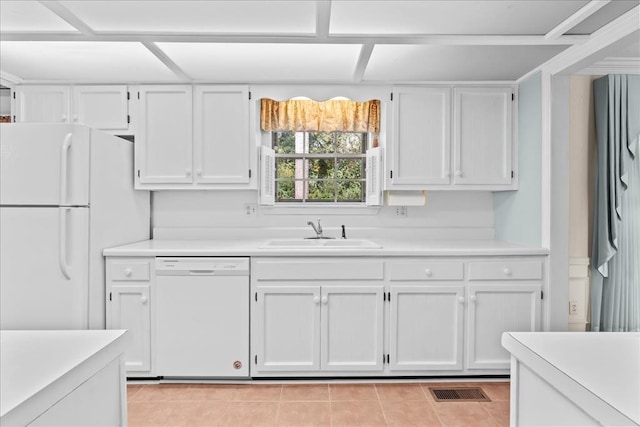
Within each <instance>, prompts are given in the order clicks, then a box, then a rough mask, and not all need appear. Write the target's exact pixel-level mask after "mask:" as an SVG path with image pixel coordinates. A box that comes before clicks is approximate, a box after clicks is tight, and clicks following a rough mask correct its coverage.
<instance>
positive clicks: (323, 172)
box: [308, 159, 335, 178]
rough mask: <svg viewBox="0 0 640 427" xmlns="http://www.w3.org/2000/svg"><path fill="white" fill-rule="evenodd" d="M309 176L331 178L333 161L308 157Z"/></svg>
mask: <svg viewBox="0 0 640 427" xmlns="http://www.w3.org/2000/svg"><path fill="white" fill-rule="evenodd" d="M308 164H309V178H333V177H334V174H335V161H334V160H333V159H309V160H308Z"/></svg>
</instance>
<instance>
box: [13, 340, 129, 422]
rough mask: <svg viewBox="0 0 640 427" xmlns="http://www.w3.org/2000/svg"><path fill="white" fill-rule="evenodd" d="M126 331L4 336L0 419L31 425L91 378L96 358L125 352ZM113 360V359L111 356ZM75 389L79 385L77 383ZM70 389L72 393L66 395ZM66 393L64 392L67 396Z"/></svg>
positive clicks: (115, 355)
mask: <svg viewBox="0 0 640 427" xmlns="http://www.w3.org/2000/svg"><path fill="white" fill-rule="evenodd" d="M125 332H126V331H119V330H111V331H84V330H83V331H0V419H2V420H3V424H4V422H5V421H6V420H8V419H9V418H11V421H12V422H9V421H6V422H7V424H13V423H14V422H15V420H24V421H26V422H31V421H32V420H33V417H35V416H38V415H39V414H41V413H42V412H43V411H44V410H46V409H48V408H49V407H50V406H52V405H53V404H54V403H56V402H57V401H58V400H59V399H61V398H62V397H64V396H65V395H66V393H68V392H70V391H71V390H73V389H74V388H75V387H77V386H78V385H80V384H81V383H82V382H83V381H86V379H87V378H84V379H83V378H81V375H76V374H82V371H83V370H84V369H83V368H84V367H85V366H86V365H87V364H88V362H90V361H91V360H92V359H96V355H100V354H102V355H107V356H110V357H111V359H110V360H113V358H114V357H117V355H118V354H119V353H121V352H123V351H124V340H123V338H122V337H123V336H124V334H125ZM107 358H109V357H107ZM79 381H80V383H78V384H76V382H79ZM68 388H71V390H67V389H68ZM65 391H66V393H65Z"/></svg>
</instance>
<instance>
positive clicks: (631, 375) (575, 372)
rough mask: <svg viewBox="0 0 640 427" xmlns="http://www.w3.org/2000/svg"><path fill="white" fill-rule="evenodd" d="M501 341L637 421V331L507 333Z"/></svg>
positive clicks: (639, 382) (516, 354)
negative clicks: (534, 356)
mask: <svg viewBox="0 0 640 427" xmlns="http://www.w3.org/2000/svg"><path fill="white" fill-rule="evenodd" d="M502 344H503V346H504V347H505V348H506V349H507V350H509V351H510V352H511V354H512V355H513V356H514V357H516V359H519V360H523V359H526V358H527V356H530V354H531V353H532V354H534V355H537V356H539V358H541V359H542V360H543V361H544V362H546V364H548V365H550V366H551V367H553V368H556V369H557V370H558V371H560V372H561V373H562V374H564V375H566V377H568V378H569V379H571V380H572V381H574V382H575V383H577V384H579V385H580V386H582V387H583V388H584V389H586V390H588V391H589V392H590V393H592V394H593V395H595V396H597V397H598V398H599V399H601V400H602V401H604V402H606V403H607V404H608V405H610V406H611V407H613V408H614V409H616V410H617V411H619V412H620V413H621V414H623V415H624V416H626V417H627V418H629V419H630V420H632V421H634V422H635V423H636V424H640V333H637V332H507V333H504V334H503V336H502ZM525 363H526V362H525ZM586 409H587V410H588V408H586Z"/></svg>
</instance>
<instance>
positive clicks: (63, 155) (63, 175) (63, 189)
mask: <svg viewBox="0 0 640 427" xmlns="http://www.w3.org/2000/svg"><path fill="white" fill-rule="evenodd" d="M71 138H72V134H70V133H68V134H67V136H65V137H64V142H63V143H62V148H61V149H60V205H65V204H66V203H67V173H68V167H67V158H68V157H69V156H68V155H69V148H70V147H71Z"/></svg>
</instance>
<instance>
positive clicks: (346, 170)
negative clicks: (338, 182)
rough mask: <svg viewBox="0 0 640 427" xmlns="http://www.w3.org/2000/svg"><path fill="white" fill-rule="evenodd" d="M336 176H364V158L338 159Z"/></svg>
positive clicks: (341, 177) (354, 177)
mask: <svg viewBox="0 0 640 427" xmlns="http://www.w3.org/2000/svg"><path fill="white" fill-rule="evenodd" d="M336 178H338V179H361V178H364V159H338V171H337V176H336Z"/></svg>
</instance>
